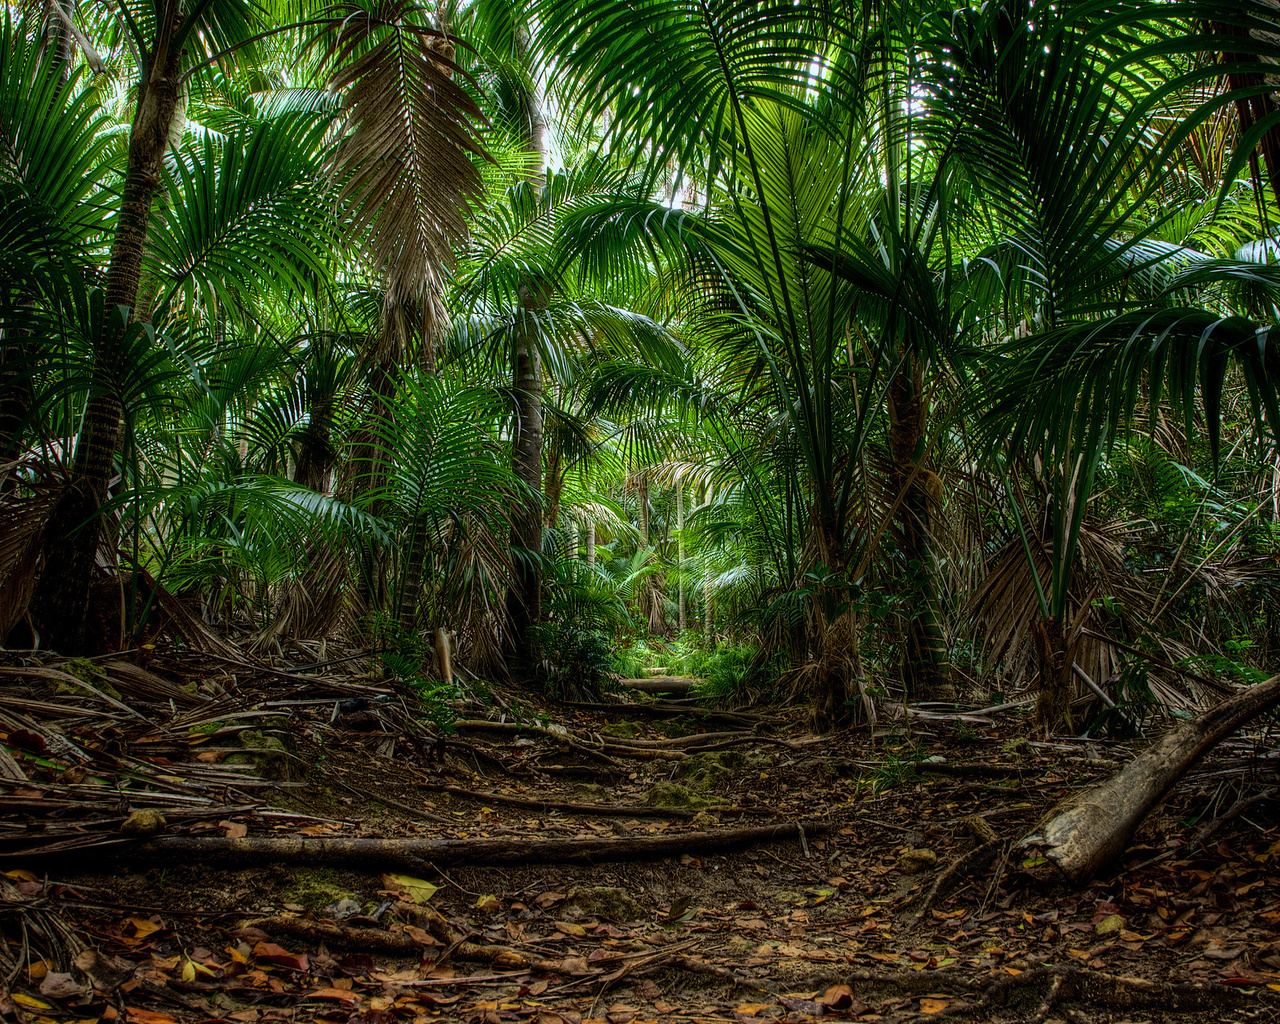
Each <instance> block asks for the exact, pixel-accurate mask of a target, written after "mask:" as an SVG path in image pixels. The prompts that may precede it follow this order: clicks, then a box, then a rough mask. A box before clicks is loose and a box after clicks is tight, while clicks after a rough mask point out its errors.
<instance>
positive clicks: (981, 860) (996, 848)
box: [915, 823, 1012, 922]
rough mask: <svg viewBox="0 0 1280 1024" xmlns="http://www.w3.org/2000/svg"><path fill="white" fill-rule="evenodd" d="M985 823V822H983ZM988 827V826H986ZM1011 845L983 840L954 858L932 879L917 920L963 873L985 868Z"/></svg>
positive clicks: (947, 891) (1005, 842) (953, 885)
mask: <svg viewBox="0 0 1280 1024" xmlns="http://www.w3.org/2000/svg"><path fill="white" fill-rule="evenodd" d="M984 824H985V823H984ZM988 827H990V826H988ZM1009 845H1012V844H1011V843H1009V842H1007V841H1005V840H1000V839H993V840H990V841H989V842H985V843H983V844H982V845H980V846H976V847H974V848H973V849H972V850H970V851H969V852H968V853H966V854H964V855H963V856H961V857H958V858H956V859H955V860H953V861H952V862H951V863H950V864H948V865H947V867H946V868H945V869H944V870H943V872H942V873H941V874H940V875H938V877H937V878H936V879H935V880H934V883H933V886H932V888H930V889H929V892H928V895H926V896H925V898H924V900H923V901H922V902H921V904H920V908H919V909H918V910H917V911H916V913H915V919H916V921H917V922H919V921H922V920H924V919H925V918H926V917H927V916H928V915H929V911H931V910H932V909H933V908H934V906H935V905H936V904H937V902H938V900H940V899H943V898H944V897H945V896H946V895H947V894H948V893H950V892H951V890H952V889H954V888H955V887H956V886H957V885H958V884H959V883H960V879H962V878H963V877H964V876H965V875H971V874H973V873H974V872H977V871H983V870H985V869H986V868H987V867H988V866H990V864H991V863H992V862H993V861H995V859H996V858H997V857H999V856H1000V855H1001V853H1003V852H1004V849H1005V848H1006V847H1007V846H1009Z"/></svg>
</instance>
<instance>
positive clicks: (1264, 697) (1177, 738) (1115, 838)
mask: <svg viewBox="0 0 1280 1024" xmlns="http://www.w3.org/2000/svg"><path fill="white" fill-rule="evenodd" d="M1277 706H1280V676H1272V677H1271V678H1270V679H1268V680H1267V681H1266V682H1265V683H1258V684H1257V685H1255V686H1251V687H1250V688H1249V689H1247V690H1245V691H1243V692H1241V693H1238V694H1236V696H1234V697H1229V698H1228V699H1227V700H1225V701H1223V702H1222V703H1221V704H1219V705H1218V706H1217V707H1215V708H1212V709H1210V710H1209V711H1206V712H1205V713H1204V714H1202V715H1201V716H1200V717H1199V718H1197V719H1195V720H1194V721H1191V722H1187V723H1186V724H1185V725H1181V726H1179V727H1178V728H1176V729H1174V730H1173V731H1172V732H1169V733H1167V734H1166V735H1165V736H1164V737H1162V738H1161V739H1159V740H1157V741H1156V742H1155V743H1153V744H1152V745H1151V746H1150V747H1148V748H1147V749H1146V750H1145V751H1143V753H1141V754H1139V755H1138V756H1137V757H1136V758H1134V759H1133V760H1132V761H1130V762H1129V764H1128V765H1126V766H1125V767H1124V768H1123V769H1121V770H1120V771H1119V772H1118V773H1116V774H1115V775H1113V776H1112V777H1111V778H1110V779H1108V780H1107V781H1106V782H1103V783H1101V784H1099V785H1097V786H1094V787H1092V788H1091V789H1087V790H1085V791H1084V792H1083V793H1079V794H1077V795H1075V796H1073V797H1071V798H1070V799H1068V800H1067V801H1065V802H1064V803H1063V804H1061V805H1060V806H1059V807H1058V808H1057V809H1056V810H1055V812H1054V814H1053V816H1052V817H1051V818H1050V819H1049V820H1048V822H1047V823H1046V824H1045V826H1044V828H1043V830H1042V835H1043V837H1044V841H1045V843H1046V844H1047V845H1048V849H1047V850H1046V856H1048V858H1049V860H1050V861H1052V862H1053V863H1054V864H1055V865H1057V867H1058V868H1059V869H1060V870H1061V871H1062V873H1063V874H1065V875H1066V876H1067V877H1068V878H1069V879H1071V880H1072V881H1074V882H1082V881H1085V880H1087V879H1089V878H1092V877H1093V876H1094V875H1096V874H1097V873H1098V872H1100V871H1102V870H1103V869H1104V868H1105V867H1106V866H1107V865H1108V864H1110V863H1111V862H1112V861H1113V860H1115V858H1116V857H1118V856H1119V855H1120V854H1122V853H1123V852H1124V851H1125V849H1126V848H1127V847H1128V845H1129V841H1130V840H1131V839H1132V838H1133V834H1134V833H1135V832H1136V831H1137V829H1138V826H1139V825H1140V824H1141V823H1142V820H1143V819H1144V818H1145V817H1146V816H1147V815H1148V814H1149V813H1150V812H1151V810H1152V808H1154V807H1155V806H1156V805H1157V804H1158V803H1159V802H1160V801H1161V800H1162V799H1163V798H1164V796H1165V794H1166V793H1168V792H1169V790H1170V789H1172V788H1173V786H1174V785H1175V784H1176V783H1177V782H1178V780H1179V779H1181V778H1182V777H1183V775H1185V774H1186V773H1187V771H1188V770H1189V769H1190V768H1191V767H1192V766H1193V765H1194V764H1195V763H1196V762H1197V761H1199V760H1200V758H1201V757H1203V756H1204V755H1205V753H1206V752H1208V751H1209V750H1211V749H1212V748H1213V747H1214V746H1216V745H1217V744H1218V743H1219V742H1221V741H1222V740H1223V739H1224V738H1225V737H1226V736H1228V735H1230V734H1231V733H1232V732H1234V731H1235V730H1236V729H1238V728H1240V726H1242V725H1244V724H1245V723H1246V722H1248V721H1250V720H1251V719H1253V718H1256V717H1257V716H1258V715H1261V714H1264V713H1266V712H1268V711H1271V710H1272V709H1273V708H1275V707H1277Z"/></svg>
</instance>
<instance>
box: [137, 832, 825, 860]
mask: <svg viewBox="0 0 1280 1024" xmlns="http://www.w3.org/2000/svg"><path fill="white" fill-rule="evenodd" d="M801 827H803V828H804V831H805V833H806V834H807V835H817V834H822V833H825V832H827V830H828V829H829V827H830V826H829V824H828V823H827V822H826V821H819V820H809V821H805V822H803V823H802V822H791V823H789V824H784V825H761V826H753V827H750V828H734V829H720V830H717V831H715V832H683V833H677V834H675V835H669V836H622V837H616V838H615V837H610V838H596V837H588V836H579V837H573V838H568V839H530V838H527V837H520V838H514V839H511V838H482V839H341V838H335V837H319V836H246V837H244V838H241V839H225V838H220V837H212V836H157V837H155V838H153V839H152V840H151V841H150V842H146V843H140V844H138V845H136V846H132V847H130V848H129V849H128V850H126V851H124V852H125V853H127V854H134V855H140V856H144V857H147V858H150V859H154V858H156V857H161V856H169V857H174V858H181V859H184V860H192V859H196V860H217V861H232V862H242V863H254V864H259V863H262V862H264V861H277V862H285V863H291V864H326V865H328V864H332V865H344V866H356V865H359V866H370V867H379V868H381V867H386V866H395V867H408V868H411V869H413V870H425V869H428V868H430V867H431V866H433V865H434V866H436V867H446V866H450V865H455V864H469V865H474V866H495V865H504V864H547V863H589V862H592V861H599V860H605V861H608V860H624V859H625V860H633V859H637V858H657V857H673V856H678V855H679V854H682V853H689V854H708V853H720V852H723V851H726V850H732V849H736V848H738V847H741V846H750V845H753V844H755V843H770V842H787V841H789V840H793V839H794V840H797V841H798V840H799V835H800V828H801Z"/></svg>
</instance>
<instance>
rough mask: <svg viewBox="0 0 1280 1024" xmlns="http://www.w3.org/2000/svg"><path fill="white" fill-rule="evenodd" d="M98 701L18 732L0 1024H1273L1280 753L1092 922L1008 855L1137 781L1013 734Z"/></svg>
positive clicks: (660, 706)
mask: <svg viewBox="0 0 1280 1024" xmlns="http://www.w3.org/2000/svg"><path fill="white" fill-rule="evenodd" d="M64 667H65V666H64ZM50 670H52V671H60V670H59V669H57V667H56V666H55V667H52V668H51V667H50V666H47V665H46V666H44V667H43V669H42V671H44V672H45V674H46V675H47V673H48V672H49V671H50ZM113 671H114V672H115V673H116V675H114V676H112V675H111V673H112V672H113ZM146 671H147V672H148V673H149V674H150V675H152V677H153V680H154V679H167V680H169V681H170V682H171V683H172V682H175V681H176V680H177V678H178V675H177V674H176V673H175V672H174V671H173V667H172V666H160V665H152V666H150V667H149V668H148V669H147V670H146ZM104 672H105V675H106V676H110V677H111V678H112V681H113V683H114V684H115V685H116V689H114V690H113V691H112V692H114V693H116V694H117V698H116V700H117V703H119V704H120V706H121V707H125V706H126V705H127V706H129V707H130V708H133V709H134V712H135V714H136V715H137V718H138V720H137V721H135V720H134V719H132V718H129V717H127V716H124V715H123V713H122V712H119V711H118V710H115V709H114V706H112V705H110V704H109V703H108V705H107V706H106V707H107V710H105V711H103V710H99V711H97V712H95V713H96V714H98V715H99V718H98V719H96V720H94V721H95V722H96V724H94V723H92V722H91V723H90V724H88V725H86V724H83V720H82V719H80V718H75V717H74V716H72V715H71V714H70V712H66V711H65V710H64V713H62V714H61V716H59V715H58V714H55V713H54V712H53V711H44V712H42V713H38V712H39V709H40V708H41V707H44V706H46V705H47V706H48V707H54V706H55V705H56V704H57V703H58V702H57V701H55V700H53V699H51V698H50V696H49V694H48V693H47V692H44V691H42V689H41V688H42V687H47V685H49V684H51V683H53V682H54V680H51V679H48V678H33V677H31V676H28V677H27V678H26V679H24V680H21V681H19V680H15V679H13V678H10V679H9V680H8V682H9V683H10V684H14V685H13V688H11V689H10V690H8V691H6V692H7V693H8V694H9V696H8V697H7V698H6V699H4V700H0V725H3V726H4V731H3V737H4V740H5V743H6V750H8V752H9V754H10V759H11V760H13V761H14V763H15V764H16V766H17V767H18V768H19V769H20V772H19V774H21V775H22V776H23V780H21V781H20V780H19V779H16V778H14V777H13V776H14V773H13V772H11V771H10V772H6V777H7V779H6V782H5V785H6V786H7V787H8V788H7V790H6V792H7V793H8V796H7V798H0V806H2V807H3V808H4V809H5V811H6V814H5V816H4V818H3V828H4V830H3V831H0V855H3V857H4V864H3V867H4V868H6V869H7V879H8V882H9V884H8V885H7V886H4V894H5V900H4V904H3V908H2V909H3V913H4V928H5V934H6V937H7V939H8V953H9V956H8V963H9V964H12V967H11V968H10V971H9V975H10V976H9V978H8V988H7V989H6V990H5V991H4V993H3V996H2V997H0V1015H3V1016H5V1017H6V1018H8V1019H12V1020H15V1021H33V1022H37V1024H43V1022H45V1021H79V1020H95V1019H98V1020H121V1021H126V1022H138V1024H169V1022H170V1021H181V1022H195V1021H203V1020H219V1021H222V1020H230V1021H241V1022H264V1024H265V1022H271V1021H312V1020H315V1021H337V1022H356V1024H383V1022H386V1024H391V1022H409V1021H413V1022H419V1021H434V1020H458V1021H468V1022H483V1024H490V1022H505V1021H510V1022H536V1024H558V1022H570V1024H582V1022H588V1021H608V1022H610V1024H630V1022H644V1021H690V1022H713V1021H714V1022H721V1021H724V1022H732V1021H741V1022H744V1024H752V1022H755V1021H770V1022H781V1021H793V1022H801V1021H811V1020H817V1019H820V1018H821V1019H824V1020H858V1021H886V1022H900V1021H916V1020H926V1019H939V1020H940V1019H944V1018H946V1017H949V1016H953V1017H959V1018H961V1019H964V1020H968V1021H1000V1022H1005V1021H1070V1022H1071V1024H1086V1022H1088V1024H1102V1022H1106V1021H1114V1022H1120V1021H1132V1022H1141V1021H1182V1020H1186V1021H1192V1020H1195V1021H1205V1020H1214V1021H1259V1022H1262V1021H1273V1020H1280V929H1278V928H1277V924H1278V923H1280V885H1278V884H1277V882H1278V876H1280V831H1278V829H1280V813H1278V811H1277V804H1276V802H1275V799H1274V797H1275V788H1274V787H1275V784H1276V774H1277V772H1276V769H1277V761H1276V754H1275V750H1274V742H1272V741H1271V739H1270V738H1269V737H1268V736H1266V735H1260V736H1255V737H1250V738H1242V739H1238V740H1236V741H1233V742H1232V743H1231V744H1229V745H1227V746H1224V747H1223V748H1221V749H1220V751H1219V752H1218V755H1217V756H1216V757H1215V759H1214V760H1213V761H1211V762H1210V763H1207V764H1205V765H1204V766H1202V767H1201V768H1200V769H1199V770H1197V771H1196V772H1195V773H1194V774H1193V775H1192V776H1191V777H1190V778H1188V779H1187V780H1186V781H1185V782H1184V783H1183V784H1182V786H1180V788H1179V789H1178V790H1177V791H1176V792H1175V793H1174V795H1173V796H1172V797H1171V798H1170V800H1169V801H1168V802H1167V803H1166V805H1165V806H1164V807H1163V808H1162V809H1161V810H1160V811H1159V812H1157V814H1155V815H1153V817H1152V818H1151V819H1150V820H1149V821H1148V822H1147V824H1146V826H1145V827H1144V829H1143V831H1142V832H1141V833H1140V835H1139V836H1138V838H1137V841H1136V845H1134V846H1133V847H1132V848H1131V849H1130V850H1129V851H1128V853H1127V854H1126V856H1125V857H1124V858H1123V860H1122V861H1121V862H1120V863H1119V864H1117V865H1116V866H1115V870H1114V871H1113V873H1111V874H1110V875H1109V876H1108V877H1106V878H1104V879H1101V880H1098V881H1096V882H1094V883H1092V884H1090V885H1088V886H1087V887H1084V888H1073V887H1070V886H1067V885H1065V884H1063V883H1062V882H1060V881H1059V880H1058V879H1057V878H1056V877H1055V875H1054V873H1053V871H1052V869H1051V868H1050V867H1048V866H1047V865H1046V864H1045V862H1044V861H1043V858H1040V857H1038V855H1037V853H1036V850H1035V847H1034V845H1030V846H1024V845H1018V844H1016V843H1009V842H1003V841H1005V840H1020V839H1022V838H1023V837H1026V836H1028V835H1029V834H1031V833H1032V832H1033V831H1034V829H1035V826H1036V823H1037V822H1038V821H1040V820H1041V819H1042V818H1043V817H1044V815H1045V812H1046V811H1047V810H1048V809H1049V808H1051V807H1052V806H1053V805H1054V804H1055V803H1056V802H1057V801H1058V800H1060V799H1061V798H1062V797H1064V796H1065V795H1067V794H1068V793H1070V792H1073V791H1075V790H1076V789H1078V788H1080V787H1081V786H1083V785H1086V784H1087V783H1088V782H1089V781H1091V780H1098V779H1102V778H1105V777H1106V776H1108V775H1110V774H1111V773H1112V772H1114V771H1115V770H1116V769H1117V768H1118V767H1119V766H1121V765H1122V764H1123V763H1125V761H1126V760H1127V759H1128V758H1129V757H1131V756H1132V753H1133V751H1134V749H1137V748H1136V747H1134V746H1131V745H1123V744H1113V743H1106V742H1100V741H1095V742H1087V741H1079V740H1062V741H1058V742H1053V743H1031V742H1029V741H1027V739H1026V738H1025V737H1026V735H1027V733H1028V731H1029V721H1028V719H1027V718H1026V717H1022V716H1020V715H1018V714H1017V713H1016V712H1010V713H1005V714H1004V715H1002V716H1001V717H999V718H994V719H990V718H988V719H984V718H980V717H979V718H972V719H970V720H968V721H948V720H931V721H928V722H921V721H919V720H912V719H907V720H904V721H901V722H896V723H895V722H892V721H888V722H882V723H881V725H880V726H879V727H878V728H877V729H876V730H873V731H869V730H859V731H853V732H846V733H841V734H837V735H832V736H823V737H813V736H811V735H808V734H807V733H806V732H805V731H804V729H803V728H802V726H801V725H800V724H799V722H798V719H800V718H802V717H803V716H801V715H799V714H797V713H795V712H791V711H779V712H770V713H749V712H726V711H708V710H707V709H699V708H697V706H696V705H692V704H688V703H679V702H670V701H661V700H659V701H656V702H655V701H650V700H637V701H634V702H628V703H616V704H610V705H598V706H577V707H565V706H561V705H551V704H546V703H543V702H541V701H539V700H538V699H537V698H536V697H534V696H532V695H528V694H526V695H523V696H522V698H521V702H520V703H519V704H516V703H514V702H512V701H511V700H510V699H507V700H505V701H498V700H497V699H496V698H493V697H492V696H491V695H490V696H481V697H480V698H479V699H477V700H476V701H474V702H473V703H472V704H471V705H470V706H467V707H463V708H461V709H460V710H459V714H460V716H461V717H460V719H459V721H458V723H457V726H456V731H453V732H445V731H442V730H440V729H438V728H437V727H435V726H433V725H432V723H430V722H427V721H425V720H424V719H422V718H421V717H419V716H418V715H417V714H416V712H415V709H414V706H413V705H412V703H411V702H409V701H408V700H406V699H404V696H403V695H402V694H400V693H397V692H396V691H395V690H394V688H392V689H387V688H385V687H379V686H376V685H373V684H369V685H367V686H364V687H363V688H362V686H361V685H360V684H356V683H342V684H330V685H328V686H327V688H326V686H325V685H320V684H316V683H314V682H311V683H305V682H298V683H296V684H290V687H286V688H284V689H285V690H286V692H284V693H281V689H282V687H281V684H280V681H279V680H278V679H277V680H272V679H264V680H258V681H256V682H253V683H252V685H250V684H249V683H247V682H245V681H243V680H237V685H238V687H239V689H238V690H237V692H236V693H235V694H225V695H222V696H219V697H218V698H217V702H218V703H217V707H216V708H214V709H212V710H211V709H210V708H208V707H201V706H199V705H197V704H192V706H191V707H189V708H182V707H179V706H178V704H177V702H176V701H175V700H174V699H173V697H172V695H170V697H169V709H168V710H167V711H166V709H165V707H164V695H163V693H162V694H161V695H160V697H156V695H155V694H154V693H152V694H151V695H150V697H148V698H147V699H143V698H140V697H137V696H136V693H135V694H134V695H132V696H131V695H130V694H129V693H127V692H126V691H127V689H128V686H127V685H126V684H128V683H129V679H127V678H125V677H126V676H127V675H128V673H125V672H124V670H123V669H119V670H113V669H111V668H107V669H105V670H104ZM0 674H3V670H0ZM95 678H96V677H95ZM18 682H21V683H22V685H24V686H26V687H27V689H25V690H23V689H21V688H19V687H18V686H17V683H18ZM104 682H105V679H97V680H96V688H97V690H98V691H99V693H100V695H103V699H104V700H105V699H106V696H105V694H104V693H103V691H104V690H105V688H104V686H103V685H102V684H103V683H104ZM150 685H152V686H153V688H158V687H159V684H158V683H155V682H154V681H153V682H152V683H151V684H150ZM201 685H203V684H201ZM197 689H198V688H197ZM187 692H189V693H192V694H194V693H196V689H193V688H192V687H191V686H190V685H188V686H187ZM233 698H234V699H233ZM61 699H62V701H63V702H64V703H65V702H66V700H67V698H66V697H65V696H64V697H63V698H61ZM15 700H16V701H18V702H19V703H18V705H15V703H14V702H15ZM619 700H620V698H619ZM6 701H7V702H6ZM22 702H25V704H23V703H22ZM86 702H87V704H86V707H88V706H89V705H92V703H93V701H92V699H91V698H87V697H86ZM189 703H191V702H189ZM504 705H505V706H504ZM139 709H141V710H139ZM109 714H110V715H114V716H115V717H113V718H111V719H110V721H111V724H110V725H109V726H103V725H102V721H105V720H106V719H105V718H104V717H103V716H106V715H109ZM41 715H43V717H42V716H41ZM238 715H239V716H243V717H239V718H237V716H238ZM254 715H256V716H257V717H251V716H254ZM211 716H212V717H211ZM192 722H195V723H197V724H196V725H194V726H193V725H192V724H191V723H192ZM22 733H31V734H32V735H33V736H34V737H35V739H34V740H33V739H32V738H31V736H24V735H22ZM873 733H874V734H873ZM59 737H65V738H66V740H67V741H68V743H69V744H70V745H71V746H73V747H76V748H77V749H79V750H80V751H81V752H82V756H83V759H84V763H83V764H82V765H79V766H77V764H75V763H73V762H74V761H75V758H73V757H71V755H69V754H65V753H64V754H63V755H58V752H57V751H56V750H54V749H52V747H54V746H56V745H57V744H56V743H55V742H54V741H55V740H57V739H58V738H59ZM36 741H39V742H36ZM40 746H43V747H44V749H43V750H40V749H37V748H39V747H40ZM3 760H4V759H3V758H0V762H3ZM109 761H110V762H112V763H114V764H115V765H116V771H117V774H116V775H115V776H109V773H108V772H107V771H106V769H105V766H106V764H107V763H108V762H109ZM3 768H4V765H3V764H2V763H0V769H3ZM77 771H81V773H82V774H81V775H76V774H75V773H76V772H77ZM86 771H87V773H88V775H87V777H86V776H85V775H84V772H86ZM91 785H96V786H97V787H98V789H97V790H90V786H91ZM85 793H90V794H91V795H93V794H96V796H95V798H94V799H90V798H89V797H88V796H85V795H84V794H85ZM162 797H163V799H162ZM5 800H7V802H4V801H5ZM184 801H186V802H185V803H184ZM55 804H56V805H57V806H55ZM42 805H43V806H42ZM155 810H159V811H160V812H161V813H162V814H163V815H164V819H163V821H162V822H161V821H156V820H155V819H154V818H153V817H151V814H152V812H153V811H155ZM143 812H145V813H143ZM746 829H756V830H757V831H756V832H752V833H747V832H745V831H744V830H746ZM761 829H771V830H772V831H771V832H770V833H769V834H768V836H767V838H764V839H763V841H761V836H762V835H764V833H762V832H761V831H759V830H761ZM347 840H358V841H362V842H354V843H349V842H346V841H347ZM751 840H755V841H751ZM442 841H444V842H442ZM184 843H185V844H186V845H185V846H184V845H183V844H184ZM431 844H434V845H431ZM664 844H665V845H664Z"/></svg>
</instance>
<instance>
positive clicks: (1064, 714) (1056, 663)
mask: <svg viewBox="0 0 1280 1024" xmlns="http://www.w3.org/2000/svg"><path fill="white" fill-rule="evenodd" d="M1032 638H1033V640H1034V641H1035V645H1036V658H1037V660H1038V662H1039V664H1040V692H1039V695H1038V696H1037V698H1036V721H1037V722H1038V723H1039V724H1040V727H1041V728H1043V729H1044V730H1045V732H1046V733H1059V734H1067V733H1071V732H1074V730H1075V726H1074V724H1073V723H1072V721H1071V701H1072V699H1073V698H1074V697H1075V692H1076V684H1075V678H1074V676H1073V675H1072V672H1071V664H1072V659H1071V653H1070V651H1069V650H1068V649H1067V634H1066V627H1065V626H1064V625H1063V623H1062V622H1060V621H1059V620H1058V619H1055V618H1053V617H1052V616H1050V617H1049V618H1047V619H1045V620H1044V621H1042V622H1037V623H1036V624H1035V625H1034V626H1033V627H1032Z"/></svg>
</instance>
